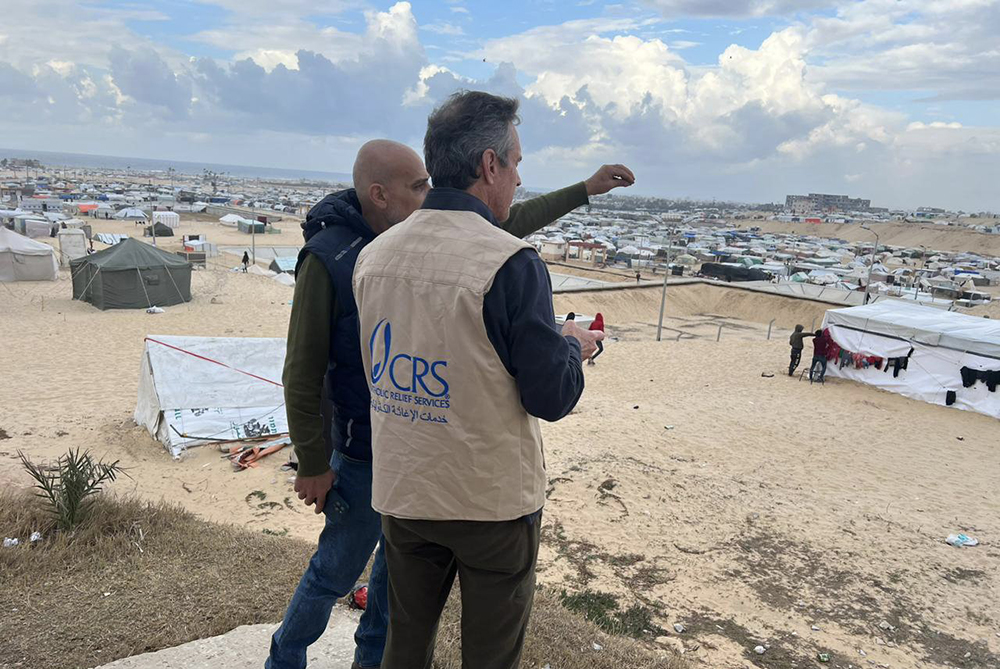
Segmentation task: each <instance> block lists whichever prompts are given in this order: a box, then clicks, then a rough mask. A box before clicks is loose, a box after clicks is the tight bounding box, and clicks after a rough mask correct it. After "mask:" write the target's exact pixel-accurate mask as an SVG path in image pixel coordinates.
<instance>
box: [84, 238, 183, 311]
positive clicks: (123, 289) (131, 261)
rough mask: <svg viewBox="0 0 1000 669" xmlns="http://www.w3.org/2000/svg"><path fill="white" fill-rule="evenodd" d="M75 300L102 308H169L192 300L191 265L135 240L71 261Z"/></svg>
mask: <svg viewBox="0 0 1000 669" xmlns="http://www.w3.org/2000/svg"><path fill="white" fill-rule="evenodd" d="M70 271H71V273H72V275H73V299H74V300H84V301H86V302H90V303H91V304H93V305H94V306H95V307H97V308H98V309H101V310H104V309H146V308H148V307H154V306H155V307H167V306H170V305H172V304H180V303H181V302H189V301H190V300H191V263H189V262H188V261H186V260H184V259H183V258H181V257H179V256H176V255H174V254H172V253H167V252H166V251H161V250H160V249H157V248H153V247H152V246H150V245H149V244H144V243H142V242H140V241H138V240H135V239H125V240H123V241H121V242H119V243H118V244H115V245H114V246H112V247H111V248H109V249H105V250H103V251H99V252H97V253H94V254H93V255H89V256H85V257H83V258H77V259H76V260H73V261H71V262H70Z"/></svg>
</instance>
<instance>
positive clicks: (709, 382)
mask: <svg viewBox="0 0 1000 669" xmlns="http://www.w3.org/2000/svg"><path fill="white" fill-rule="evenodd" d="M64 274H65V273H64ZM681 288H682V287H680V286H678V287H671V288H670V293H669V302H668V303H669V304H670V310H669V311H668V320H667V326H668V328H672V330H671V331H674V330H676V331H679V332H680V333H681V334H682V335H687V336H683V337H682V338H681V339H680V341H675V340H674V338H673V337H668V338H667V341H664V342H662V343H659V344H657V343H656V342H654V341H652V335H653V330H654V329H655V328H653V327H652V325H650V324H655V322H656V321H655V319H656V315H657V311H658V309H659V295H660V293H659V290H658V289H649V290H638V291H625V292H612V293H600V294H595V293H582V294H576V295H560V296H558V297H557V298H556V302H557V310H559V311H565V310H566V309H569V308H572V309H574V310H577V311H581V312H588V313H590V312H593V311H597V310H601V311H603V312H604V313H605V315H606V316H607V318H608V322H609V326H610V328H611V334H612V335H616V334H620V335H621V336H620V337H619V341H610V342H609V344H608V346H607V350H606V352H605V353H604V355H603V356H602V357H601V358H600V359H599V361H598V364H597V365H596V366H595V367H587V368H586V373H587V390H586V392H585V394H584V397H583V399H582V401H581V402H580V404H579V406H578V407H577V409H576V410H575V411H574V412H573V413H572V414H571V415H570V416H568V417H567V418H566V419H564V420H563V421H560V422H558V423H554V424H545V425H544V428H543V430H544V435H545V439H546V455H547V462H548V476H549V495H548V498H549V499H548V503H547V506H546V513H545V517H544V525H543V531H544V536H545V544H544V547H543V550H542V554H541V558H540V562H539V570H540V581H541V582H542V583H543V584H546V585H548V586H552V587H554V588H557V589H563V588H565V589H567V590H568V591H570V592H577V591H581V590H584V589H590V590H598V591H603V592H610V593H614V594H615V595H617V596H618V597H619V601H620V602H621V604H622V605H623V607H630V606H633V605H635V606H639V607H649V608H650V609H651V610H652V611H653V612H654V621H655V622H656V624H658V625H660V626H661V627H663V628H664V629H665V630H667V632H669V637H672V640H662V641H663V642H664V643H670V644H672V645H674V646H675V647H680V646H683V647H684V648H685V649H686V650H687V653H686V657H689V658H692V659H693V660H694V661H695V665H696V666H705V667H733V668H736V667H740V668H742V667H745V666H759V667H793V666H799V667H805V666H812V663H813V662H814V658H815V657H816V654H817V653H818V652H828V653H831V654H832V658H833V664H832V665H831V666H840V667H847V666H849V665H850V664H851V663H853V664H854V666H869V664H868V661H869V660H870V661H872V662H874V663H876V665H877V666H886V665H888V666H890V667H915V666H927V667H944V666H956V667H974V666H975V667H986V666H996V665H997V664H998V663H1000V656H998V653H1000V638H998V637H997V636H996V634H997V633H1000V610H998V608H997V605H996V602H997V598H998V594H1000V592H998V588H1000V551H998V549H997V548H996V546H997V542H998V541H1000V521H998V518H1000V492H998V489H997V486H996V477H997V472H998V471H1000V449H998V448H997V440H996V435H997V429H998V428H997V422H996V421H995V420H993V419H990V418H987V417H986V416H982V415H978V414H972V413H966V412H962V411H958V410H952V409H947V408H944V407H937V406H932V405H928V404H923V403H919V402H915V401H912V400H908V399H905V398H903V397H900V396H897V395H891V394H887V393H883V392H879V391H876V390H873V389H870V388H867V387H863V386H859V385H855V384H852V383H849V382H842V381H835V380H831V381H830V382H829V383H827V384H826V385H825V386H820V385H810V384H809V382H808V380H804V381H800V380H798V378H789V377H787V376H786V375H784V374H783V373H782V369H783V367H784V365H785V361H786V357H787V345H786V344H785V340H786V338H787V335H788V327H789V324H791V323H792V322H793V321H796V320H800V321H806V320H808V319H809V318H810V315H811V314H812V313H814V311H815V310H816V309H817V308H820V309H821V308H822V307H819V306H818V305H815V304H813V303H802V304H801V305H800V306H789V304H788V303H789V302H790V301H789V300H787V299H786V298H770V297H768V296H761V295H756V294H751V293H743V292H741V291H734V290H731V289H725V288H721V287H720V288H716V287H713V286H691V287H687V288H686V289H685V290H681ZM192 293H193V294H194V300H193V301H192V302H191V303H189V304H185V305H179V306H176V307H169V308H167V309H166V311H165V313H163V314H158V315H149V314H146V313H144V312H143V311H109V312H101V311H98V310H97V309H94V308H93V307H91V306H90V305H87V304H83V303H80V302H73V301H72V300H71V299H70V283H69V281H68V280H67V278H66V277H65V276H64V277H63V279H62V280H60V281H59V282H55V283H37V284H0V313H2V314H3V318H0V341H3V342H4V345H3V347H2V348H0V370H3V371H2V373H3V383H2V384H0V485H12V484H13V485H27V484H28V478H27V476H26V475H25V474H24V473H23V472H22V471H21V470H20V467H19V465H18V464H17V459H16V451H18V450H23V451H24V452H25V453H26V454H28V455H29V456H30V457H32V458H34V459H36V460H46V459H50V458H54V457H56V456H57V455H59V454H60V453H63V452H65V451H66V450H67V449H68V448H71V447H83V448H87V449H90V450H91V451H92V452H93V453H94V454H96V455H99V456H103V457H105V458H110V459H120V460H121V462H122V464H123V465H124V466H125V467H127V468H128V470H129V476H130V478H125V479H122V480H121V481H120V482H118V483H116V484H115V485H114V489H115V490H116V491H118V492H120V493H127V492H134V493H136V494H139V495H142V496H145V497H149V498H154V499H159V498H163V499H166V500H169V501H171V502H176V503H178V504H181V505H183V506H185V507H186V508H188V509H191V510H192V511H194V512H195V513H197V514H199V515H200V516H202V517H204V518H207V519H210V520H215V521H218V522H227V523H238V524H240V525H243V526H246V527H249V528H251V529H258V530H261V531H264V530H266V531H268V532H274V533H278V534H283V533H287V534H289V535H292V536H296V537H302V538H306V539H313V538H315V537H316V536H317V534H318V532H319V531H320V529H321V527H322V522H321V519H319V518H317V517H316V516H315V515H314V514H313V513H312V512H311V511H310V510H308V509H306V508H304V507H302V506H301V505H300V503H299V502H298V500H297V499H296V498H295V495H294V493H293V491H292V487H291V483H290V482H289V474H288V473H287V472H283V471H281V470H279V466H280V465H281V464H282V463H283V462H284V461H285V459H286V454H285V453H279V454H277V455H274V456H271V457H270V458H268V459H267V460H265V461H263V462H262V464H261V466H260V467H258V468H256V469H252V470H248V471H244V472H240V473H235V472H233V471H232V470H231V468H230V465H229V464H228V463H227V462H226V461H225V460H223V459H220V457H219V453H218V452H217V451H216V450H214V449H213V448H211V447H207V446H206V447H198V448H193V449H190V450H189V451H188V452H187V453H186V454H185V456H184V457H182V458H181V459H179V460H172V459H171V458H170V457H169V456H168V455H167V453H166V452H165V451H164V449H163V448H162V446H161V445H159V444H158V443H156V442H154V441H153V440H152V439H151V438H150V437H149V435H148V434H146V433H145V432H144V431H143V429H142V428H138V427H136V426H135V425H134V424H133V423H132V420H131V415H132V411H133V408H134V404H135V398H136V388H137V376H138V369H139V357H140V353H141V351H142V339H143V337H144V336H145V335H147V334H152V333H166V334H191V335H218V336H283V335H284V333H285V329H286V327H287V321H288V314H289V311H290V307H289V305H288V302H289V300H290V299H291V296H292V291H291V289H289V288H286V287H284V286H281V285H279V284H277V283H275V282H273V281H270V280H269V279H266V278H263V277H257V276H253V275H245V274H242V273H231V272H225V271H220V270H211V269H210V270H208V271H203V272H196V273H195V274H194V282H193V287H192ZM212 297H215V298H217V299H216V302H215V303H213V302H212ZM777 317H780V319H781V320H780V322H781V324H782V329H780V330H776V331H775V336H774V338H773V339H772V340H771V341H767V340H766V333H767V325H766V323H767V322H768V321H769V320H770V319H771V318H777ZM719 324H721V325H722V326H723V328H724V330H723V333H722V337H721V341H720V342H716V341H715V337H716V334H717V327H718V325H719ZM764 374H766V375H769V376H764ZM959 531H963V532H966V533H967V534H970V535H973V536H976V537H977V538H978V539H980V541H982V542H983V545H981V546H979V547H977V548H968V549H957V548H952V547H950V546H948V545H946V544H945V543H944V541H943V540H944V538H945V537H946V536H947V535H948V534H949V533H953V532H959ZM0 532H2V528H0ZM674 623H681V624H682V625H684V627H685V629H686V631H685V632H684V633H683V634H679V635H678V634H674V632H673V627H672V626H673V624H674ZM812 625H815V626H816V627H817V628H818V630H816V631H814V630H812V629H811V626H812ZM663 634H664V635H665V636H666V634H667V633H666V632H665V633H663ZM758 644H760V645H764V646H767V647H768V649H767V651H766V652H765V654H764V655H763V656H758V655H756V654H755V653H754V652H753V650H752V649H753V648H754V646H756V645H758ZM859 650H861V651H864V653H865V656H864V657H862V656H861V654H860V652H859Z"/></svg>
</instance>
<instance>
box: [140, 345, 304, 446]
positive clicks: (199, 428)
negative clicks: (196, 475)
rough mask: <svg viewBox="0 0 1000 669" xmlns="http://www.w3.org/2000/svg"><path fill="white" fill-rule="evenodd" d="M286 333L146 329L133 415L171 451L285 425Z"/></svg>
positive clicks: (280, 429)
mask: <svg viewBox="0 0 1000 669" xmlns="http://www.w3.org/2000/svg"><path fill="white" fill-rule="evenodd" d="M284 364H285V340H284V339H256V338H236V337H174V336H167V335H150V336H148V337H146V345H145V350H144V351H143V353H142V362H141V364H140V368H139V397H138V401H137V402H136V406H135V422H136V423H138V424H139V425H142V426H144V427H145V428H146V429H147V430H149V433H150V434H151V435H153V437H154V438H156V439H157V440H158V441H160V442H161V443H163V445H164V446H165V447H166V448H167V449H169V450H170V452H171V453H172V454H173V455H174V456H175V457H176V456H178V455H180V453H181V452H182V451H183V450H184V449H185V448H187V447H188V446H193V445H197V444H202V443H206V442H208V441H221V440H226V439H244V438H247V437H256V436H262V435H266V434H281V433H284V432H288V422H287V419H286V417H285V398H284V388H283V387H282V385H281V371H282V368H283V367H284Z"/></svg>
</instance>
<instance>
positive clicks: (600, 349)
mask: <svg viewBox="0 0 1000 669" xmlns="http://www.w3.org/2000/svg"><path fill="white" fill-rule="evenodd" d="M587 329H588V330H596V331H598V332H604V316H602V315H601V314H597V316H595V317H594V322H593V323H591V324H590V327H589V328H587ZM602 353H604V342H602V341H600V340H598V342H597V352H596V353H594V355H592V356H590V359H589V360H587V364H588V365H593V364H594V360H595V359H596V358H597V356H599V355H600V354H602Z"/></svg>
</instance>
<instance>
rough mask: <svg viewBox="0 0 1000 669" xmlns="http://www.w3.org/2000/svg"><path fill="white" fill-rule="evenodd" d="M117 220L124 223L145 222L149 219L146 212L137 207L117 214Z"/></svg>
mask: <svg viewBox="0 0 1000 669" xmlns="http://www.w3.org/2000/svg"><path fill="white" fill-rule="evenodd" d="M115 218H117V219H119V220H124V221H145V220H147V218H148V217H147V216H146V212H144V211H143V210H142V209H138V208H136V207H126V208H125V209H122V210H121V211H119V212H118V213H116V214H115Z"/></svg>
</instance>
